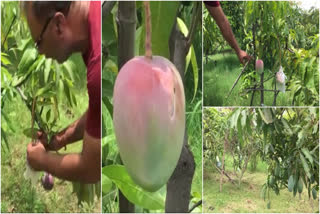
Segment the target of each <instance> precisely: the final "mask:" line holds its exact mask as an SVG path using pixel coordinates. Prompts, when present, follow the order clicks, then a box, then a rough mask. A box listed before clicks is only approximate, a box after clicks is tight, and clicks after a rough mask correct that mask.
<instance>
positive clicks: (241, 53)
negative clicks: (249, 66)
mask: <svg viewBox="0 0 320 214" xmlns="http://www.w3.org/2000/svg"><path fill="white" fill-rule="evenodd" d="M237 56H238V59H239V61H240V62H241V63H242V64H243V65H244V64H245V63H246V62H247V61H249V60H250V59H251V58H252V57H251V56H250V55H249V54H247V52H245V51H243V50H240V51H239V52H238V53H237Z"/></svg>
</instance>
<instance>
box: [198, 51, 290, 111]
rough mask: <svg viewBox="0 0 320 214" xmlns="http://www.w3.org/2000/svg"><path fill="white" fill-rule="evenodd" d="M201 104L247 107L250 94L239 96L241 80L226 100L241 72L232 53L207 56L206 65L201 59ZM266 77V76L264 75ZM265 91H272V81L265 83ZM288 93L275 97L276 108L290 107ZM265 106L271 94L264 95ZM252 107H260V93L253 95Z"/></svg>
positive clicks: (269, 103) (270, 103) (270, 99)
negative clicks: (202, 71) (202, 72)
mask: <svg viewBox="0 0 320 214" xmlns="http://www.w3.org/2000/svg"><path fill="white" fill-rule="evenodd" d="M203 69H204V74H203V103H204V106H249V105H250V100H251V94H249V95H248V96H241V94H240V87H241V84H242V82H243V81H242V79H241V78H240V80H239V82H238V83H237V85H236V86H235V88H234V89H233V91H232V93H231V95H230V96H229V98H228V99H227V95H228V93H229V91H230V90H231V88H232V85H233V83H234V82H235V81H236V79H237V77H238V75H239V74H240V72H241V65H240V63H239V60H238V58H237V56H236V54H234V53H225V54H216V55H212V56H209V58H208V63H206V60H205V58H203ZM265 76H266V77H267V76H268V75H266V74H265ZM264 87H265V88H266V89H272V80H270V81H268V82H267V83H265V86H264ZM288 95H289V93H288V92H286V93H280V94H279V95H278V97H277V105H278V106H288V105H291V104H290V102H289V99H288ZM264 103H265V105H269V106H270V105H272V103H273V92H265V93H264ZM254 105H255V106H258V105H260V93H259V92H256V93H255V98H254Z"/></svg>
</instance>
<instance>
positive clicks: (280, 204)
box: [203, 157, 319, 213]
mask: <svg viewBox="0 0 320 214" xmlns="http://www.w3.org/2000/svg"><path fill="white" fill-rule="evenodd" d="M226 163H227V165H226V171H227V173H228V174H229V175H230V176H231V177H232V178H233V179H235V175H233V173H232V170H231V169H232V166H231V159H230V157H228V158H227V159H226ZM248 168H250V166H249V167H248ZM266 178H267V165H266V164H265V163H263V162H261V161H259V162H258V165H257V169H256V171H255V172H251V171H250V170H249V169H248V170H247V171H246V172H245V174H244V177H243V180H242V183H241V185H240V186H238V185H237V184H232V183H231V182H229V181H228V179H227V178H226V177H224V178H223V188H222V192H220V191H219V190H220V189H219V188H220V186H219V185H220V183H219V182H220V174H218V173H217V171H216V170H215V169H213V167H211V166H209V165H206V167H204V180H203V182H204V185H203V186H204V187H203V189H204V194H203V197H204V201H203V211H204V212H207V213H256V212H258V213H314V212H319V200H313V199H309V198H308V193H307V192H306V191H305V190H306V189H305V188H304V191H303V192H302V194H301V196H299V195H297V196H296V197H294V196H293V194H292V193H291V192H289V191H288V190H287V189H283V190H281V191H280V195H276V194H275V193H274V192H272V191H270V200H271V209H268V208H267V201H264V200H263V198H261V197H260V192H261V188H262V185H263V184H264V183H265V181H266Z"/></svg>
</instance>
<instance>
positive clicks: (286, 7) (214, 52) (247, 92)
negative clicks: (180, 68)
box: [203, 1, 319, 106]
mask: <svg viewBox="0 0 320 214" xmlns="http://www.w3.org/2000/svg"><path fill="white" fill-rule="evenodd" d="M221 8H222V9H223V11H224V13H225V15H226V17H227V18H228V21H229V23H230V25H231V28H232V31H233V33H234V35H235V38H236V40H237V41H238V44H239V47H240V48H241V49H242V50H244V51H246V52H247V53H248V54H249V55H250V56H252V59H251V60H250V62H249V63H248V65H247V66H242V65H240V62H239V61H238V60H237V58H236V55H235V54H234V52H233V50H231V49H230V46H228V44H227V42H226V41H225V40H224V38H223V37H222V34H221V32H220V30H219V28H218V27H217V25H216V24H215V22H214V20H213V18H212V17H211V16H210V14H209V13H208V11H207V10H206V9H204V13H203V22H204V23H203V26H204V27H203V49H204V50H203V62H204V78H203V82H204V83H203V84H204V87H203V88H204V97H203V99H204V105H205V106H276V105H277V106H318V105H319V72H318V64H319V9H317V8H315V7H311V8H309V9H303V8H302V7H301V6H300V5H299V4H298V3H296V2H293V1H290V2H289V1H242V2H221ZM258 60H259V62H263V65H264V68H263V70H262V69H258V68H257V66H256V63H255V62H256V61H258ZM238 80H239V81H238Z"/></svg>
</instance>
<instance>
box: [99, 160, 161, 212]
mask: <svg viewBox="0 0 320 214" xmlns="http://www.w3.org/2000/svg"><path fill="white" fill-rule="evenodd" d="M102 173H103V174H104V175H106V176H108V177H109V179H111V180H112V181H113V182H114V183H115V184H116V185H117V187H118V188H119V189H120V190H121V192H122V193H123V194H124V196H125V197H126V198H127V199H128V200H129V201H130V202H132V203H134V204H136V205H138V206H141V207H143V208H146V209H149V210H158V209H164V199H163V198H162V197H161V195H160V194H159V192H154V193H150V192H147V191H145V190H143V189H142V188H141V187H139V186H137V185H136V184H135V183H134V182H133V180H132V179H131V177H130V176H129V174H128V172H127V170H126V169H125V167H124V166H121V165H111V166H105V167H103V168H102Z"/></svg>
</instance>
